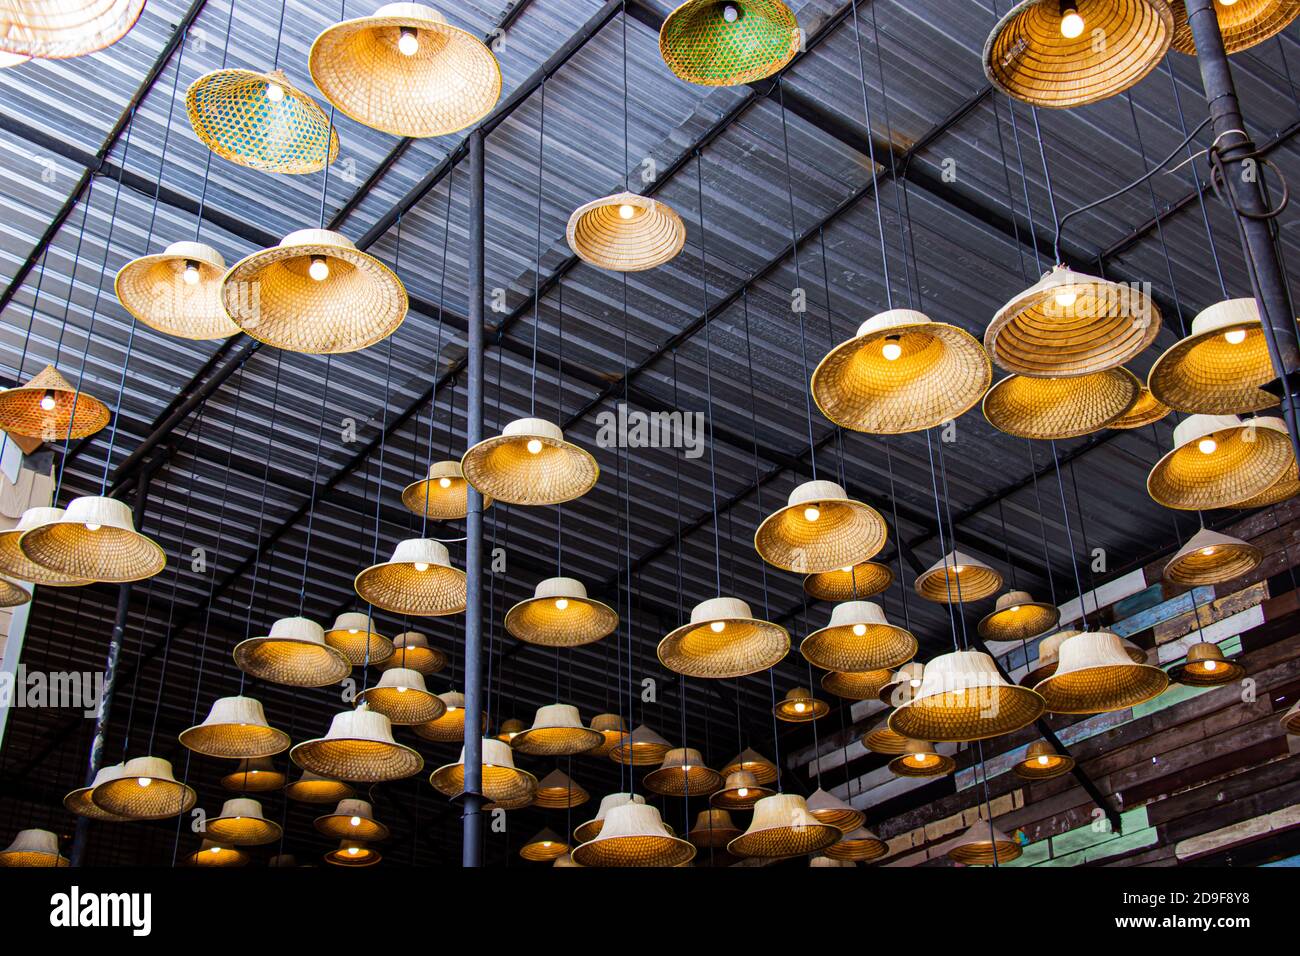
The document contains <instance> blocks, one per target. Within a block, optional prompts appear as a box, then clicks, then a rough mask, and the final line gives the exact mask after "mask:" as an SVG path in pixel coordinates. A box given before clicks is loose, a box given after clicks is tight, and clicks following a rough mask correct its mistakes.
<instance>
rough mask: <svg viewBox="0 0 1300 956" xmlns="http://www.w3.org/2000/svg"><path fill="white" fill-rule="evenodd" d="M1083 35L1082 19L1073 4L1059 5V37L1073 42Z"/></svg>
mask: <svg viewBox="0 0 1300 956" xmlns="http://www.w3.org/2000/svg"><path fill="white" fill-rule="evenodd" d="M1082 33H1083V17H1081V16H1079V9H1078V7H1076V6H1075V5H1074V3H1072V2H1070V3H1063V4H1061V36H1063V37H1065V38H1066V39H1067V40H1073V39H1075V38H1076V37H1078V36H1080V35H1081V34H1082Z"/></svg>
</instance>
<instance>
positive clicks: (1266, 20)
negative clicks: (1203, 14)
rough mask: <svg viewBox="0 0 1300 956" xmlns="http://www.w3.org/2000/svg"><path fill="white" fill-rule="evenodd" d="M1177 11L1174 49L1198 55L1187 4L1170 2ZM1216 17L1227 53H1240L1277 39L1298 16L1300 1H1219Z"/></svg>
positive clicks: (1215, 6)
mask: <svg viewBox="0 0 1300 956" xmlns="http://www.w3.org/2000/svg"><path fill="white" fill-rule="evenodd" d="M1169 4H1170V6H1171V7H1173V11H1174V36H1173V43H1172V45H1173V48H1174V49H1175V50H1177V51H1178V52H1179V53H1188V54H1191V55H1192V56H1195V55H1196V41H1195V40H1193V39H1192V26H1191V24H1190V23H1189V22H1188V20H1187V7H1186V6H1184V5H1183V0H1169ZM1214 14H1215V16H1216V17H1217V18H1218V20H1219V32H1220V33H1221V34H1223V48H1224V51H1225V52H1227V53H1229V54H1232V53H1240V52H1241V51H1242V50H1248V49H1250V48H1251V47H1253V46H1257V45H1259V44H1260V43H1263V42H1264V41H1265V40H1268V39H1271V38H1272V37H1275V36H1277V35H1278V34H1279V33H1281V32H1282V31H1283V30H1285V29H1286V28H1287V27H1288V26H1290V25H1291V23H1292V21H1293V20H1295V18H1296V17H1297V16H1300V2H1297V0H1226V2H1225V0H1217V2H1216V3H1215V4H1214Z"/></svg>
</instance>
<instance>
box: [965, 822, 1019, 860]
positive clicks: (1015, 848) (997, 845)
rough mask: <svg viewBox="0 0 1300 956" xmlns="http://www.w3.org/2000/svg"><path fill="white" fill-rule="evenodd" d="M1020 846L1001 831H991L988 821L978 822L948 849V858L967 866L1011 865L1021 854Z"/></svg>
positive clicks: (994, 828)
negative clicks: (995, 863)
mask: <svg viewBox="0 0 1300 956" xmlns="http://www.w3.org/2000/svg"><path fill="white" fill-rule="evenodd" d="M1021 852H1022V851H1021V849H1020V844H1019V843H1017V842H1016V841H1015V840H1013V839H1011V838H1010V837H1009V836H1007V835H1006V834H1005V833H1003V832H1002V831H1001V830H999V829H997V828H996V827H993V828H992V829H990V827H989V824H988V821H987V820H977V821H976V822H975V824H974V825H973V826H972V827H971V828H970V829H969V830H967V831H966V832H965V833H963V834H962V835H961V836H960V837H959V838H958V839H957V842H956V843H954V844H953V845H952V846H951V847H950V848H949V849H948V858H949V859H950V860H952V861H953V862H955V863H964V864H965V865H966V866H991V865H992V864H993V863H994V862H995V861H996V862H997V863H999V864H1001V863H1010V862H1011V861H1012V860H1014V859H1016V858H1017V857H1019V856H1020V854H1021Z"/></svg>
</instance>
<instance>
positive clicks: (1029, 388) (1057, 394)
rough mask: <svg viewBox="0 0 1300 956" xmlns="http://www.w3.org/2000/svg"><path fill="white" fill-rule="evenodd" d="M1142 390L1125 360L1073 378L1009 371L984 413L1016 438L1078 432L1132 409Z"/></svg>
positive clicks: (1088, 430)
mask: <svg viewBox="0 0 1300 956" xmlns="http://www.w3.org/2000/svg"><path fill="white" fill-rule="evenodd" d="M1141 390H1142V383H1141V382H1139V381H1138V379H1137V376H1135V375H1134V374H1133V373H1132V372H1130V371H1129V370H1128V369H1126V368H1123V367H1122V366H1121V367H1116V368H1110V369H1104V370H1102V371H1100V372H1089V373H1088V374H1086V375H1076V376H1071V377H1070V378H1031V377H1029V376H1026V375H1008V376H1007V377H1006V378H1004V379H1002V380H1001V381H1000V382H998V383H997V384H996V385H994V386H993V387H992V388H991V389H989V392H988V394H987V395H985V396H984V406H983V408H984V417H985V418H987V419H988V421H989V424H990V425H992V426H993V427H994V428H996V429H997V430H998V431H1000V432H1004V433H1005V434H1007V435H1014V436H1016V437H1017V438H1032V439H1035V440H1037V441H1050V440H1053V439H1065V438H1078V437H1080V436H1081V435H1091V434H1092V433H1093V432H1096V431H1100V430H1101V429H1103V428H1105V427H1107V426H1108V425H1109V424H1110V423H1111V422H1112V421H1114V420H1115V419H1116V418H1119V417H1120V416H1122V415H1126V414H1128V412H1129V411H1131V410H1132V408H1133V405H1134V404H1135V403H1136V402H1137V400H1138V395H1139V394H1140V393H1141Z"/></svg>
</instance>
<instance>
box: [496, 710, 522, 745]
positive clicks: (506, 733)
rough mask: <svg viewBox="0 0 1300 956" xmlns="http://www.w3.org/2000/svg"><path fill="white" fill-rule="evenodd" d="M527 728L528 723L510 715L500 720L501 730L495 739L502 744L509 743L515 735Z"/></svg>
mask: <svg viewBox="0 0 1300 956" xmlns="http://www.w3.org/2000/svg"><path fill="white" fill-rule="evenodd" d="M527 729H528V725H527V724H526V723H524V722H523V721H522V720H519V719H518V718H517V717H511V718H509V719H508V720H503V721H502V722H501V732H500V733H499V734H497V740H499V741H501V742H502V743H504V744H508V743H510V741H512V740H514V739H515V737H516V736H517V735H518V734H519V733H521V732H522V731H525V730H527Z"/></svg>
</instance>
